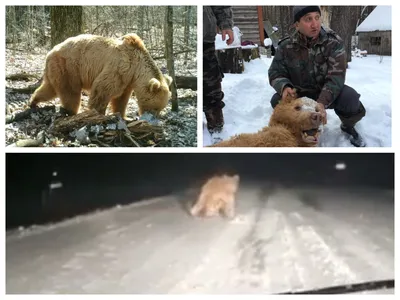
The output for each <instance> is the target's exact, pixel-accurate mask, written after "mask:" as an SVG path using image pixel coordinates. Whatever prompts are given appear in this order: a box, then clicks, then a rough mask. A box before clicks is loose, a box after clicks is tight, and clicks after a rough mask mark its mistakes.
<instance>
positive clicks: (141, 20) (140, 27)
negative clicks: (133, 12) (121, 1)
mask: <svg viewBox="0 0 400 300" xmlns="http://www.w3.org/2000/svg"><path fill="white" fill-rule="evenodd" d="M137 16H138V21H137V22H138V23H137V31H138V36H140V37H141V38H142V39H143V38H144V37H143V32H144V30H143V29H144V7H143V6H139V7H138V9H137Z"/></svg>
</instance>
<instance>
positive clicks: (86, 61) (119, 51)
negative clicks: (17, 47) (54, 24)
mask: <svg viewBox="0 0 400 300" xmlns="http://www.w3.org/2000/svg"><path fill="white" fill-rule="evenodd" d="M171 82H172V79H171V77H169V76H167V75H163V74H162V73H161V71H160V70H159V68H158V67H157V65H156V64H155V62H154V60H153V59H152V58H151V56H150V54H149V52H148V51H147V49H146V47H145V46H144V44H143V41H142V40H141V39H140V37H139V36H137V35H136V34H127V35H124V36H122V37H121V38H118V39H112V38H106V37H102V36H95V35H90V34H83V35H78V36H76V37H71V38H68V39H67V40H65V41H64V42H62V43H60V44H58V45H56V46H55V47H54V48H53V49H52V50H51V51H50V52H49V53H48V54H47V57H46V65H45V70H44V75H43V82H42V84H41V86H40V87H39V88H38V89H36V91H35V92H34V94H33V95H32V97H31V100H30V106H31V107H36V106H37V105H38V103H40V102H46V101H50V100H52V99H54V98H56V97H59V98H60V100H61V105H62V107H63V108H64V109H65V110H66V111H67V112H68V113H69V114H71V115H75V114H77V113H78V112H79V109H80V105H81V92H82V90H84V91H86V92H88V93H89V94H90V97H89V109H95V110H97V111H98V112H99V113H100V114H103V115H104V114H105V112H106V109H107V106H108V104H109V103H110V105H111V110H112V112H114V113H120V114H121V116H122V117H123V118H125V116H126V108H127V105H128V101H129V98H130V96H131V95H132V92H133V91H134V92H135V96H136V99H137V103H138V107H139V111H138V113H139V115H142V114H143V113H144V112H149V113H152V114H153V115H155V116H158V115H159V113H160V112H161V111H162V110H163V109H164V108H165V107H166V106H167V104H168V101H169V99H170V97H171V92H170V91H169V86H170V84H171Z"/></svg>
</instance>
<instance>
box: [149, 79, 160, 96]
mask: <svg viewBox="0 0 400 300" xmlns="http://www.w3.org/2000/svg"><path fill="white" fill-rule="evenodd" d="M160 87H161V83H160V81H158V80H157V79H155V78H152V79H150V81H149V90H150V93H155V92H157V91H158V90H159V89H160Z"/></svg>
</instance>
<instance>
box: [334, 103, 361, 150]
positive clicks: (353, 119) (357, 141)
mask: <svg viewBox="0 0 400 300" xmlns="http://www.w3.org/2000/svg"><path fill="white" fill-rule="evenodd" d="M335 112H336V114H337V115H338V116H339V118H340V120H341V121H342V124H341V125H340V129H341V130H342V131H343V132H345V133H347V134H349V135H350V143H352V144H353V146H355V147H366V146H367V145H366V143H365V141H364V139H363V138H362V137H361V135H360V134H359V133H358V132H357V130H356V129H355V128H354V126H355V125H356V124H357V123H358V122H359V121H360V120H361V119H362V118H363V117H364V116H365V114H366V111H365V108H364V105H363V104H362V103H361V102H360V108H359V110H358V112H357V113H356V114H352V115H347V116H346V115H345V114H343V113H340V112H339V111H337V110H336V109H335Z"/></svg>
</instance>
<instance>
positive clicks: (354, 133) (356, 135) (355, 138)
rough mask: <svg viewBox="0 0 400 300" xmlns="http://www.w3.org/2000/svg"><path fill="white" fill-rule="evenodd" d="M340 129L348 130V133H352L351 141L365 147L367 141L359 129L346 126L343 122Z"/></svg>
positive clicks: (354, 144)
mask: <svg viewBox="0 0 400 300" xmlns="http://www.w3.org/2000/svg"><path fill="white" fill-rule="evenodd" d="M340 129H342V131H343V132H346V133H347V134H349V135H350V143H352V144H353V146H355V147H365V146H366V143H365V141H364V139H363V138H362V137H361V135H359V133H358V132H357V130H356V129H355V128H354V126H346V125H344V124H343V123H342V124H341V125H340Z"/></svg>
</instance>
